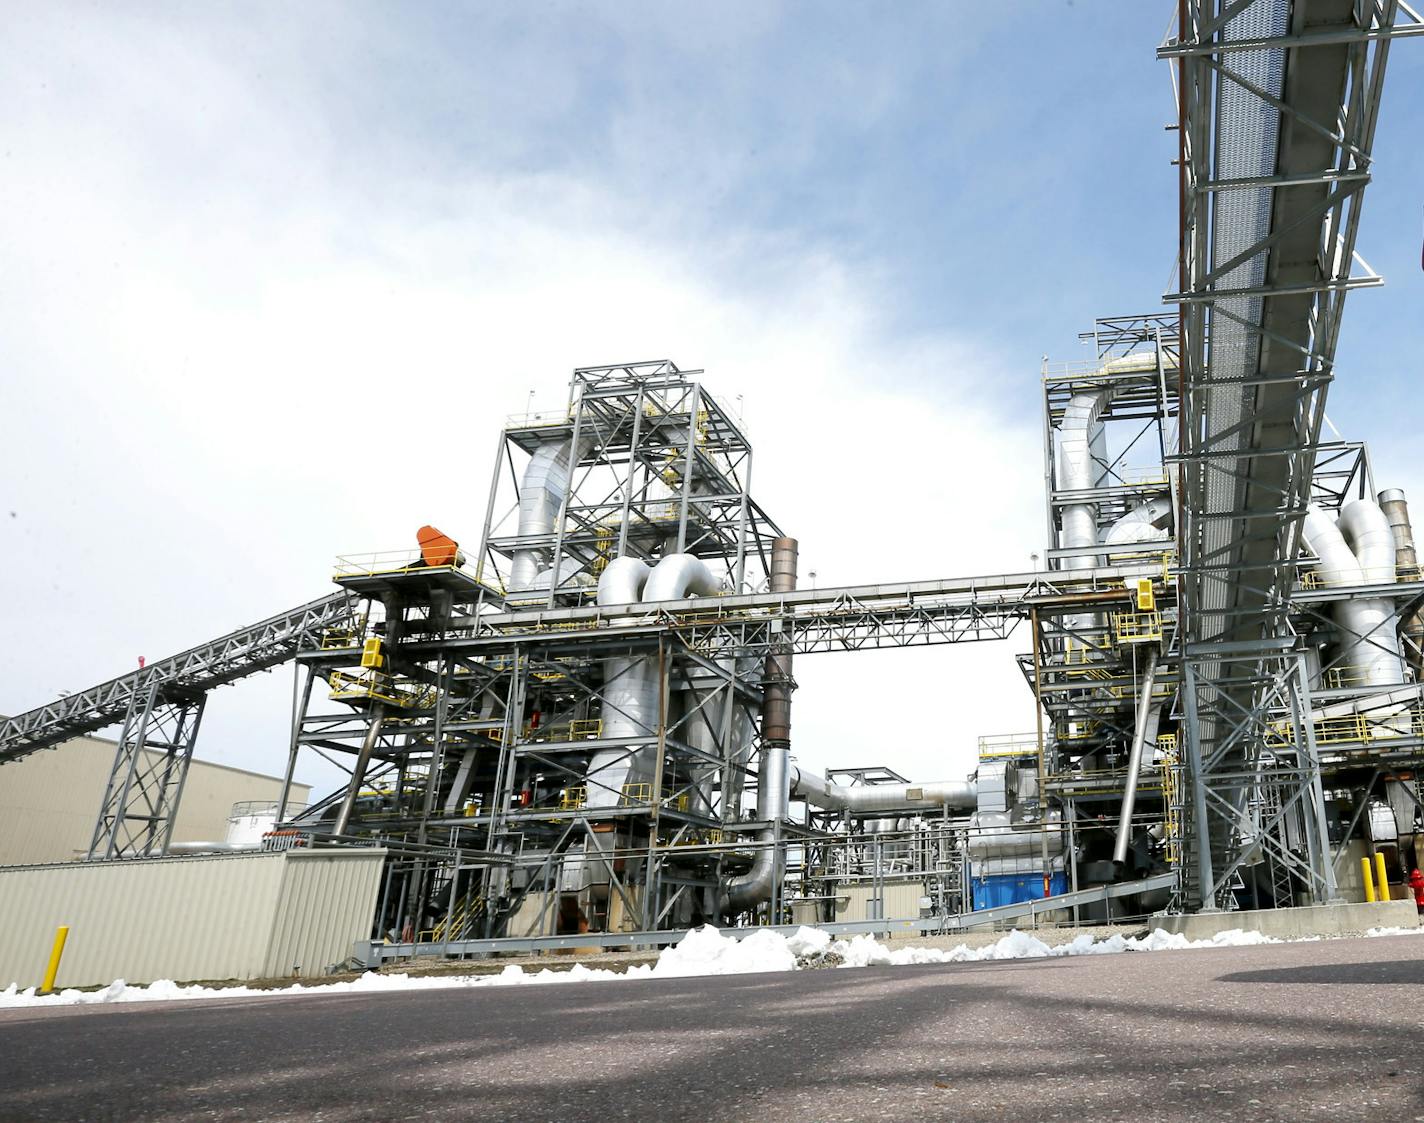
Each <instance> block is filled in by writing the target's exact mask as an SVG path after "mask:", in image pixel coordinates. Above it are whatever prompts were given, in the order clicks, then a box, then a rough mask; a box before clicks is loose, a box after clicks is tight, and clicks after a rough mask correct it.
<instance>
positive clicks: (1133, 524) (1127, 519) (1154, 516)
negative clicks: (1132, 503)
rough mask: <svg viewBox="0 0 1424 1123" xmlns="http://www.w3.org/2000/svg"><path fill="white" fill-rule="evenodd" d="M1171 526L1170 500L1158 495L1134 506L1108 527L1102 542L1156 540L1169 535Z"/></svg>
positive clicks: (1112, 543)
mask: <svg viewBox="0 0 1424 1123" xmlns="http://www.w3.org/2000/svg"><path fill="white" fill-rule="evenodd" d="M1171 526H1172V503H1171V500H1169V499H1167V498H1165V497H1163V496H1158V497H1157V498H1156V499H1149V500H1148V501H1147V502H1146V503H1143V504H1140V505H1139V506H1137V507H1134V508H1133V509H1132V510H1130V511H1129V512H1128V513H1127V514H1125V515H1123V516H1122V518H1120V519H1118V520H1117V522H1115V523H1113V524H1112V526H1110V527H1108V532H1107V533H1106V534H1105V535H1103V542H1104V544H1105V545H1108V546H1123V545H1129V544H1131V543H1133V542H1157V541H1160V540H1161V539H1164V538H1167V537H1168V536H1169V535H1170V533H1171Z"/></svg>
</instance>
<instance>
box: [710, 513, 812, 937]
mask: <svg viewBox="0 0 1424 1123" xmlns="http://www.w3.org/2000/svg"><path fill="white" fill-rule="evenodd" d="M795 590H796V539H794V538H777V539H775V540H774V541H773V542H772V544H771V591H772V592H773V593H790V592H794V591H795ZM763 680H764V681H763V686H762V711H761V714H762V717H761V735H762V750H761V773H760V775H759V777H758V779H757V815H758V816H759V817H760V818H762V819H765V820H767V821H768V822H770V823H772V824H776V823H779V822H781V821H782V820H783V819H785V818H786V810H787V804H788V803H789V801H790V799H789V792H790V789H789V776H788V769H789V766H790V754H791V691H792V690H793V689H795V683H794V681H793V680H792V678H791V645H790V642H789V641H788V642H787V643H785V644H784V645H779V646H777V647H776V648H774V649H773V650H772V652H771V654H770V655H768V656H767V657H766V667H765V674H764V676H763ZM757 841H758V842H759V843H760V844H761V845H760V847H759V848H758V849H757V852H756V856H755V857H754V858H753V859H752V868H751V869H750V870H748V871H747V872H746V873H744V874H738V875H737V876H735V877H729V878H727V879H726V881H725V882H723V884H722V894H721V900H720V902H719V904H720V905H721V909H722V911H723V912H725V913H726V914H727V915H729V916H735V915H736V914H737V913H739V912H743V911H745V910H746V909H749V908H751V907H752V906H753V905H756V904H760V903H761V902H762V901H765V900H769V899H770V898H771V893H772V888H773V886H775V884H776V880H777V869H778V867H779V865H780V862H779V861H778V856H777V849H778V846H777V843H778V841H779V840H778V832H777V830H776V828H775V826H772V827H770V828H768V829H766V830H763V831H762V832H761V833H760V834H759V835H758V836H757Z"/></svg>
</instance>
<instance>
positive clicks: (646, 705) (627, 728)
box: [585, 557, 658, 807]
mask: <svg viewBox="0 0 1424 1123" xmlns="http://www.w3.org/2000/svg"><path fill="white" fill-rule="evenodd" d="M651 572H652V571H651V570H650V569H649V568H648V567H647V565H646V564H645V563H644V562H642V561H639V560H638V559H637V558H627V557H624V558H614V559H613V560H612V561H611V562H609V563H608V565H607V567H606V568H605V569H604V570H603V573H602V574H601V575H600V576H599V578H598V603H599V604H600V605H610V604H635V603H637V602H638V601H640V600H641V599H642V597H643V589H644V587H645V585H646V584H647V581H648V575H649V574H650V573H651ZM650 662H651V661H650V660H649V659H648V657H647V656H646V655H623V656H619V657H617V658H613V659H605V660H604V661H603V710H602V717H603V731H602V733H601V734H600V736H601V737H602V738H603V739H605V740H610V741H611V740H618V739H622V738H626V737H646V736H647V735H648V734H649V733H650V732H652V730H653V728H654V725H655V723H656V722H657V712H658V684H657V676H656V672H655V668H650V667H649V663H650ZM634 759H635V757H634V755H633V753H632V752H631V751H630V750H629V749H627V748H608V749H600V750H599V751H598V752H596V753H594V754H593V759H592V760H590V761H589V763H588V773H587V787H588V793H587V798H586V801H585V802H586V805H587V806H588V807H616V806H618V803H619V800H620V799H621V797H622V793H623V786H624V784H626V783H627V782H628V772H629V770H630V769H631V767H632V765H633V762H634Z"/></svg>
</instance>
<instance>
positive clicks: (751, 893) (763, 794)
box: [719, 745, 790, 916]
mask: <svg viewBox="0 0 1424 1123" xmlns="http://www.w3.org/2000/svg"><path fill="white" fill-rule="evenodd" d="M789 756H790V750H789V749H788V748H787V746H785V745H767V746H766V747H765V748H763V749H762V754H761V775H760V776H759V777H758V778H757V814H758V815H759V816H761V817H762V818H763V819H767V820H769V821H772V822H775V821H776V820H777V819H784V818H786V803H787V794H786V793H787V788H786V770H787V766H788V760H789ZM757 842H758V843H759V844H760V846H759V848H758V850H757V852H756V855H755V856H754V857H753V858H752V867H751V869H749V870H748V871H747V872H746V873H743V874H737V875H736V876H734V877H729V878H727V879H726V881H724V882H723V883H722V895H721V900H720V902H719V904H720V905H721V909H722V911H723V912H724V913H726V914H727V915H729V916H735V915H736V914H737V913H739V912H744V911H745V910H747V909H749V908H751V907H752V906H753V905H759V904H761V902H762V901H765V900H766V899H767V898H768V897H770V896H771V887H772V885H773V884H775V881H776V842H777V840H776V832H775V831H773V830H764V831H761V832H759V833H758V834H757Z"/></svg>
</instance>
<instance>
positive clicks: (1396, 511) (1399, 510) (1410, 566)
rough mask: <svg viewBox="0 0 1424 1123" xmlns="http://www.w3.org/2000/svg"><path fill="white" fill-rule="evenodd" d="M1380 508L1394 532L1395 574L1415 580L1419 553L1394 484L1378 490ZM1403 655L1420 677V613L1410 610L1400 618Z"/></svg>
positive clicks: (1423, 619) (1423, 647) (1423, 671)
mask: <svg viewBox="0 0 1424 1123" xmlns="http://www.w3.org/2000/svg"><path fill="white" fill-rule="evenodd" d="M1379 505H1380V510H1382V511H1383V512H1384V516H1385V518H1387V519H1388V520H1389V529H1390V532H1391V533H1392V534H1393V535H1394V551H1395V553H1394V562H1395V566H1394V568H1395V575H1396V577H1397V578H1398V579H1399V580H1400V581H1418V580H1419V557H1418V554H1417V553H1416V552H1415V549H1414V528H1413V527H1412V526H1411V525H1410V523H1409V503H1408V502H1407V501H1406V500H1405V498H1404V492H1402V491H1400V490H1399V488H1397V487H1392V488H1388V489H1387V490H1385V491H1382V492H1380V493H1379ZM1399 634H1400V638H1401V639H1402V640H1403V641H1404V658H1405V660H1406V661H1407V662H1408V663H1409V666H1410V669H1411V670H1413V672H1414V681H1415V682H1418V681H1420V680H1421V679H1424V613H1419V612H1415V613H1411V614H1410V615H1409V616H1407V617H1406V618H1405V619H1404V620H1402V621H1400V626H1399Z"/></svg>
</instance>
